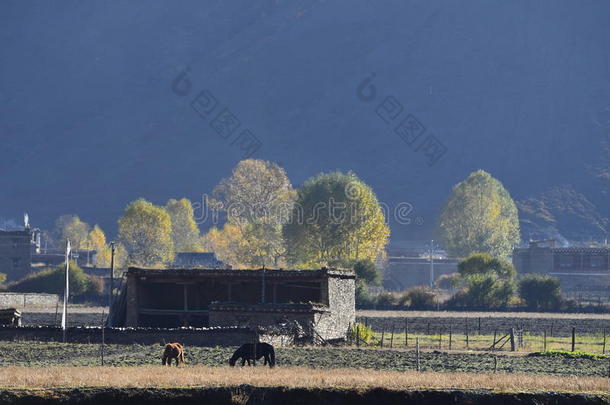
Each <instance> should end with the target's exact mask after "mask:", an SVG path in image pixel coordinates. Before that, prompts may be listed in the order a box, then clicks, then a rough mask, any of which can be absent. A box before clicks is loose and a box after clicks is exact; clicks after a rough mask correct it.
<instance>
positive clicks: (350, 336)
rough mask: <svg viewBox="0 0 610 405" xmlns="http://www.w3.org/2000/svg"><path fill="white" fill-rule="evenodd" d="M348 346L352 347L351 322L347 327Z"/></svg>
mask: <svg viewBox="0 0 610 405" xmlns="http://www.w3.org/2000/svg"><path fill="white" fill-rule="evenodd" d="M347 345H348V346H351V345H352V323H351V322H350V323H349V324H348V325H347ZM282 346H283V345H282Z"/></svg>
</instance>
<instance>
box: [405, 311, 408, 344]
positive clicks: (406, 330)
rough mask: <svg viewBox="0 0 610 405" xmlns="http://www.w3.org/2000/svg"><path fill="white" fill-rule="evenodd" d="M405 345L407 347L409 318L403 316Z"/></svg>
mask: <svg viewBox="0 0 610 405" xmlns="http://www.w3.org/2000/svg"><path fill="white" fill-rule="evenodd" d="M405 347H409V318H405Z"/></svg>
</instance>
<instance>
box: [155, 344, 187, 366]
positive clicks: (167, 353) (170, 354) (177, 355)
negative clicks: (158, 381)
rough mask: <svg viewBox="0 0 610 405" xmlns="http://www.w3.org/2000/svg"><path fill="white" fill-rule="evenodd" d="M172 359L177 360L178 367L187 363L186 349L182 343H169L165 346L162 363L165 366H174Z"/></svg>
mask: <svg viewBox="0 0 610 405" xmlns="http://www.w3.org/2000/svg"><path fill="white" fill-rule="evenodd" d="M172 359H176V367H178V365H179V364H180V363H183V364H184V363H185V361H184V347H182V345H181V344H180V343H168V344H166V345H165V350H163V357H162V358H161V363H162V364H163V365H166V364H167V365H168V366H171V365H172Z"/></svg>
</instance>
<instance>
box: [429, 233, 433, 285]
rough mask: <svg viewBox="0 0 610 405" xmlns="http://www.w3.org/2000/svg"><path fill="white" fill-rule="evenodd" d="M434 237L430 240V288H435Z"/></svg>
mask: <svg viewBox="0 0 610 405" xmlns="http://www.w3.org/2000/svg"><path fill="white" fill-rule="evenodd" d="M433 255H434V239H432V240H431V241H430V288H434V258H433Z"/></svg>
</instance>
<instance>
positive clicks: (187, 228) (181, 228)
mask: <svg viewBox="0 0 610 405" xmlns="http://www.w3.org/2000/svg"><path fill="white" fill-rule="evenodd" d="M165 211H167V213H168V214H169V217H170V220H171V223H172V233H171V237H172V241H173V243H174V250H175V251H176V252H202V251H203V248H202V246H201V240H200V232H199V227H198V226H197V223H196V222H195V215H194V212H193V205H192V204H191V202H190V200H188V199H186V198H182V199H180V200H174V199H171V200H169V201H168V202H167V204H166V205H165Z"/></svg>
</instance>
